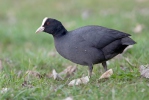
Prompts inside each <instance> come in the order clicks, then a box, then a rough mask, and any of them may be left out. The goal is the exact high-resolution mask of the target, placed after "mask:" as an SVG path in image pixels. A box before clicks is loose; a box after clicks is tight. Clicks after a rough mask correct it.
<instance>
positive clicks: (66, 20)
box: [0, 0, 149, 100]
mask: <svg viewBox="0 0 149 100" xmlns="http://www.w3.org/2000/svg"><path fill="white" fill-rule="evenodd" d="M0 1H1V3H0V7H1V9H0V62H1V63H2V64H1V65H0V100H43V99H45V100H62V99H65V98H66V97H72V98H73V99H74V100H99V99H100V100H111V99H112V100H148V98H149V95H148V93H149V89H148V87H149V80H148V79H146V78H143V77H141V75H140V72H139V66H140V65H146V64H148V63H149V45H148V37H149V33H148V32H149V29H148V26H149V21H148V16H149V7H148V3H149V2H148V0H94V1H93V0H90V1H89V0H88V1H87V0H82V1H80V0H69V1H68V0H63V1H62V0H57V1H56V0H44V1H41V0H36V1H35V0H22V1H19V0H0ZM44 17H51V18H55V19H58V20H60V21H61V22H62V24H63V25H64V26H65V27H66V29H67V30H73V29H76V28H79V27H81V26H85V25H100V26H104V27H108V28H112V29H116V30H120V31H123V32H126V33H129V34H131V35H132V39H134V40H135V41H136V42H137V44H136V45H134V46H133V48H131V49H129V50H127V51H126V52H125V53H124V54H123V57H122V58H115V59H113V60H110V61H109V65H108V69H110V68H112V69H113V71H114V74H113V75H112V76H111V77H110V78H109V79H106V80H101V81H99V80H98V79H99V77H100V75H101V74H102V73H103V72H104V70H103V68H102V66H101V65H95V66H94V70H93V73H94V74H93V76H92V79H91V80H90V82H89V83H88V84H87V85H80V86H73V87H69V86H68V85H67V84H68V83H69V82H70V81H71V80H73V79H75V78H79V77H81V76H82V75H87V70H88V68H87V67H84V66H80V65H78V66H77V68H78V70H77V72H76V73H75V74H74V75H73V76H71V77H69V78H66V79H64V80H63V81H56V80H53V79H52V78H47V77H46V74H48V73H50V72H52V70H53V69H55V70H56V71H57V72H61V71H62V70H64V69H65V68H66V67H68V66H75V64H74V63H71V62H70V61H68V60H66V59H64V58H62V57H61V56H60V55H59V54H57V53H55V48H54V42H53V37H52V36H50V35H49V34H45V33H40V34H35V31H36V29H37V28H38V27H39V26H40V25H41V22H42V19H43V18H44ZM124 58H128V59H129V62H130V63H129V62H128V61H126V60H125V59H124ZM28 70H30V71H37V72H39V73H40V74H41V75H42V77H41V78H36V77H33V78H32V79H31V80H29V82H30V83H29V84H30V85H29V86H24V85H23V84H25V82H24V80H25V77H26V71H28ZM19 73H20V74H19ZM18 74H19V75H18ZM4 89H8V90H7V91H5V92H4V91H2V90H4Z"/></svg>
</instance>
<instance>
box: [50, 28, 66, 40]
mask: <svg viewBox="0 0 149 100" xmlns="http://www.w3.org/2000/svg"><path fill="white" fill-rule="evenodd" d="M66 34H67V30H66V29H65V27H64V26H63V25H60V26H59V27H57V29H55V30H54V34H52V35H53V37H54V38H58V37H62V36H64V35H66Z"/></svg>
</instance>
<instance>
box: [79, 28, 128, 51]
mask: <svg viewBox="0 0 149 100" xmlns="http://www.w3.org/2000/svg"><path fill="white" fill-rule="evenodd" d="M79 31H80V32H82V33H81V34H80V36H81V37H82V38H83V39H84V40H85V41H87V42H88V43H89V44H90V46H94V47H96V48H99V49H101V48H103V47H105V46H106V45H108V44H110V43H112V42H113V41H115V40H118V39H121V38H124V37H128V36H130V35H129V34H127V33H123V32H120V31H117V30H113V29H108V28H105V27H100V26H85V27H82V28H81V29H79ZM79 31H78V32H79Z"/></svg>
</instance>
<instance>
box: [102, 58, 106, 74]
mask: <svg viewBox="0 0 149 100" xmlns="http://www.w3.org/2000/svg"><path fill="white" fill-rule="evenodd" d="M102 66H103V68H104V70H105V72H106V71H107V63H106V61H105V62H102Z"/></svg>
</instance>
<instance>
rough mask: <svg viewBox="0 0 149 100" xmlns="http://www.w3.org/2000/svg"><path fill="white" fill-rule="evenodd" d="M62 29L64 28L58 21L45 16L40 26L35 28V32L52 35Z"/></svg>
mask: <svg viewBox="0 0 149 100" xmlns="http://www.w3.org/2000/svg"><path fill="white" fill-rule="evenodd" d="M62 30H65V28H64V27H63V25H62V24H61V22H60V21H58V20H56V19H52V18H48V17H45V18H44V19H43V21H42V24H41V26H40V27H39V28H38V29H37V30H36V33H39V32H46V33H49V34H52V35H55V34H56V35H57V34H60V32H61V31H62Z"/></svg>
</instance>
